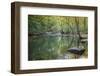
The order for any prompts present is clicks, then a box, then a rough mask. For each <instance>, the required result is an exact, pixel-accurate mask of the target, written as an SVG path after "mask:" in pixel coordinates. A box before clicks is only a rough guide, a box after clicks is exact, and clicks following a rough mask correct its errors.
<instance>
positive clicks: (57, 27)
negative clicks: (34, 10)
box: [28, 15, 88, 60]
mask: <svg viewBox="0 0 100 76" xmlns="http://www.w3.org/2000/svg"><path fill="white" fill-rule="evenodd" d="M87 35H88V18H87V17H77V16H53V15H52V16H49V15H28V46H29V48H28V50H29V53H28V55H29V60H45V59H46V60H48V59H66V55H68V54H70V53H68V52H67V51H66V50H68V49H69V48H71V47H81V48H83V47H84V48H85V49H86V52H85V53H84V54H83V55H84V57H87ZM70 55H71V54H70ZM68 57H70V56H68ZM68 57H67V59H70V58H76V55H74V56H73V55H71V57H70V58H68Z"/></svg>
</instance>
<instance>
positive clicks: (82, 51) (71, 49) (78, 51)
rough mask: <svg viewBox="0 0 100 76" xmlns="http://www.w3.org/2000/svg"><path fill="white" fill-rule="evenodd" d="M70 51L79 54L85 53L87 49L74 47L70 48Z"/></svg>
mask: <svg viewBox="0 0 100 76" xmlns="http://www.w3.org/2000/svg"><path fill="white" fill-rule="evenodd" d="M68 51H69V52H71V53H74V54H77V55H82V54H83V53H84V51H85V49H84V48H77V47H73V48H70V49H68Z"/></svg>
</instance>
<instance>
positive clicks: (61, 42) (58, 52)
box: [28, 36, 88, 60]
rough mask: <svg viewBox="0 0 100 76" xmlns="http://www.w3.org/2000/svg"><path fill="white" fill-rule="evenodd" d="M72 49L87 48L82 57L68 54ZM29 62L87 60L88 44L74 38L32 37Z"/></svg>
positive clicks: (29, 41)
mask: <svg viewBox="0 0 100 76" xmlns="http://www.w3.org/2000/svg"><path fill="white" fill-rule="evenodd" d="M71 47H81V48H85V52H84V53H83V54H82V55H81V56H80V55H76V54H73V53H70V52H68V49H69V48H71ZM28 50H29V51H28V60H51V59H77V58H87V51H88V50H87V42H84V43H82V42H81V40H80V39H79V38H78V37H74V36H73V37H72V36H37V37H34V36H31V37H29V39H28Z"/></svg>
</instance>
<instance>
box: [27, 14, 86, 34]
mask: <svg viewBox="0 0 100 76" xmlns="http://www.w3.org/2000/svg"><path fill="white" fill-rule="evenodd" d="M87 24H88V21H87V17H73V16H72V17H71V16H43V15H29V16H28V30H29V32H33V33H34V32H38V33H39V32H42V33H43V32H48V31H51V32H59V31H63V32H66V33H71V32H72V30H73V32H76V30H77V28H76V27H77V26H78V27H79V30H80V31H81V32H83V33H87Z"/></svg>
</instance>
